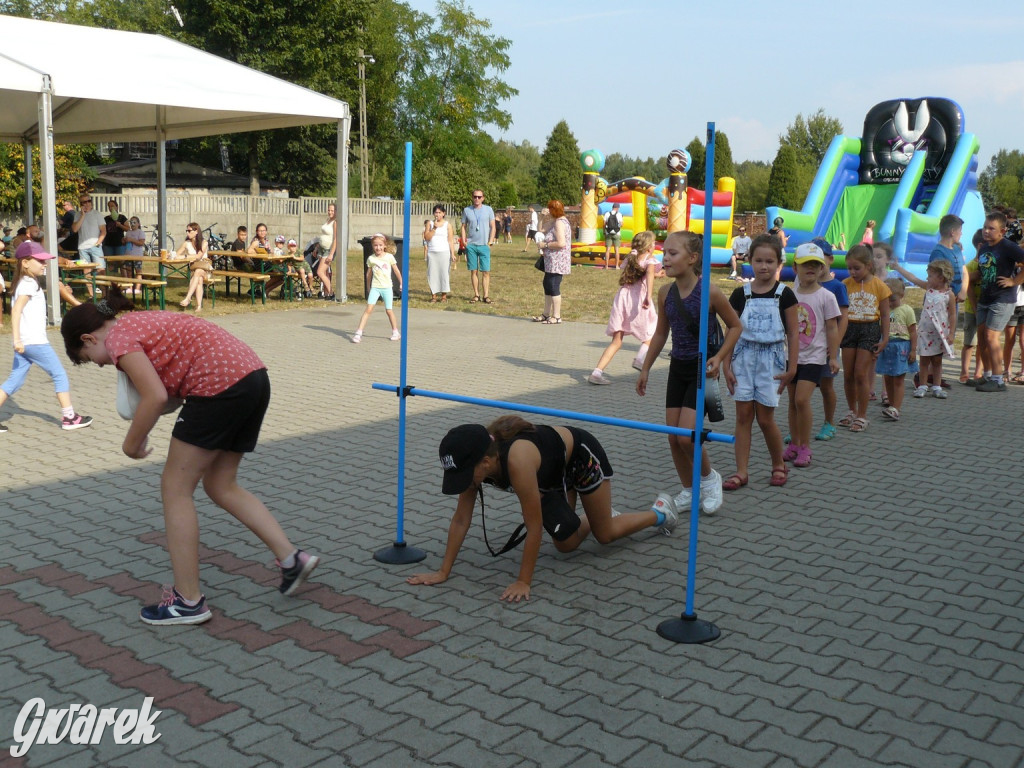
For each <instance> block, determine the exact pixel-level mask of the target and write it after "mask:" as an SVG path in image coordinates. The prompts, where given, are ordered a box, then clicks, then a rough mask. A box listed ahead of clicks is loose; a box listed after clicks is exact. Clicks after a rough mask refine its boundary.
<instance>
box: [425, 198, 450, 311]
mask: <svg viewBox="0 0 1024 768" xmlns="http://www.w3.org/2000/svg"><path fill="white" fill-rule="evenodd" d="M423 240H424V241H425V242H426V243H427V285H428V286H430V303H431V304H435V303H437V302H438V301H448V292H449V291H450V290H451V284H450V282H449V270H450V269H451V266H452V264H454V263H455V261H456V260H457V259H458V256H457V255H456V254H457V253H458V252H457V251H456V250H455V233H454V232H453V231H452V228H451V226H450V225H449V224H448V222H447V221H446V220H445V211H444V206H443V205H441V204H440V203H438V204H437V205H435V206H434V220H433V221H431V222H429V223H428V224H427V226H426V227H424V228H423ZM438 294H440V298H438Z"/></svg>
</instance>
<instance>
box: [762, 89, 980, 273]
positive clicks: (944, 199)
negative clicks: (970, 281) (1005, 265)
mask: <svg viewBox="0 0 1024 768" xmlns="http://www.w3.org/2000/svg"><path fill="white" fill-rule="evenodd" d="M978 149H979V144H978V139H977V138H976V137H975V135H974V134H973V133H965V132H964V116H963V110H962V109H961V108H960V105H959V104H957V103H956V102H955V101H951V100H949V99H940V98H930V97H929V98H923V99H892V100H890V101H883V102H882V103H880V104H877V105H875V106H874V107H872V108H871V110H870V111H869V112H868V114H867V116H866V117H865V118H864V135H863V137H862V138H853V137H850V136H836V137H835V138H834V139H833V140H832V144H831V146H830V147H829V149H828V152H827V153H826V154H825V158H824V160H822V163H821V167H819V168H818V172H817V174H816V175H815V177H814V183H813V184H811V189H810V191H809V192H808V193H807V200H806V201H805V202H804V206H803V208H802V209H801V210H799V211H789V210H785V209H782V208H777V207H770V208H768V209H767V210H766V214H767V220H768V221H769V222H772V221H774V220H775V219H776V218H778V217H781V218H782V219H783V222H784V223H783V225H782V228H783V230H784V231H785V232H786V235H787V236H788V238H789V242H788V245H787V250H788V251H790V252H792V250H793V249H795V248H796V246H798V245H800V244H801V243H804V242H807V241H808V240H811V239H813V238H815V237H824V238H825V239H826V240H827V241H828V242H829V243H832V244H833V248H834V251H835V256H836V259H835V266H836V268H837V270H842V272H843V273H844V275H843V276H845V266H846V259H845V253H846V249H847V248H848V247H850V246H853V245H856V244H857V243H859V242H861V238H862V237H863V235H864V225H865V223H866V222H867V221H868V220H869V219H874V220H875V221H876V222H877V225H876V227H875V234H874V239H875V241H876V242H878V241H883V242H887V243H890V244H891V245H892V247H893V251H894V252H895V254H896V257H897V258H898V259H899V260H900V262H901V263H902V264H903V265H904V266H906V268H907V269H909V270H910V271H911V272H913V273H914V274H915V275H917V276H918V277H921V278H922V279H923V278H924V277H925V272H926V270H925V267H926V265H927V263H928V256H929V254H930V253H931V251H932V248H934V246H935V244H936V243H937V242H938V239H939V219H941V218H942V217H943V216H945V215H946V214H948V213H952V214H956V215H957V216H959V217H960V218H961V219H963V220H964V238H963V247H964V257H965V258H966V259H967V260H968V261H969V260H970V259H972V258H973V257H974V247H973V246H972V245H971V242H970V238H971V234H973V233H974V231H975V230H977V229H978V228H980V227H981V226H982V224H983V223H984V220H985V208H984V205H983V204H982V201H981V195H980V194H979V193H978V188H977V186H978V185H977V182H978V175H977V171H978ZM844 244H845V247H842V246H843V245H844ZM836 246H840V247H836ZM746 271H747V272H748V274H749V267H747V268H746Z"/></svg>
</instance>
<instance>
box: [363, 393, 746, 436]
mask: <svg viewBox="0 0 1024 768" xmlns="http://www.w3.org/2000/svg"><path fill="white" fill-rule="evenodd" d="M373 388H374V389H379V390H383V391H385V392H398V390H399V388H398V387H396V386H394V385H393V384H378V383H376V382H375V383H374V384H373ZM408 394H409V395H419V396H420V397H432V398H434V399H435V400H451V401H452V402H456V403H468V404H469V405H482V406H485V407H487V408H504V409H505V410H508V411H523V412H525V413H537V414H540V415H542V416H556V417H558V418H562V419H573V420H575V421H590V422H593V423H594V424H608V425H609V426H612V427H626V428H627V429H641V430H644V431H646V432H661V433H662V434H666V435H682V436H684V437H691V436H692V435H693V430H692V429H684V428H683V427H670V426H667V425H665V424H651V423H649V422H646V421H633V420H632V419H619V418H616V417H614V416H598V415H596V414H593V413H579V412H577V411H563V410H560V409H558V408H545V407H543V406H539V405H523V404H522V403H509V402H506V401H504V400H486V399H484V398H482V397H467V396H466V395H452V394H449V393H447V392H433V391H431V390H429V389H416V388H415V387H409V388H408ZM706 439H707V440H708V441H710V442H713V443H734V442H736V438H735V437H733V436H732V435H725V434H721V433H719V432H708V433H707V438H706Z"/></svg>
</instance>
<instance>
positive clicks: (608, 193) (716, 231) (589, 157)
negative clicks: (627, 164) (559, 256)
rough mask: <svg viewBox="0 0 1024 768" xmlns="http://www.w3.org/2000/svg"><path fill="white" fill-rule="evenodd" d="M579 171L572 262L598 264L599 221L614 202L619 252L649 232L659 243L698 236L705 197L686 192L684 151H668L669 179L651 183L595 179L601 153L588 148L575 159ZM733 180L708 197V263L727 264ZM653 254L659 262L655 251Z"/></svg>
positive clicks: (600, 260)
mask: <svg viewBox="0 0 1024 768" xmlns="http://www.w3.org/2000/svg"><path fill="white" fill-rule="evenodd" d="M580 165H581V166H582V167H583V198H582V202H581V204H580V239H579V242H576V243H573V246H572V251H573V263H574V264H604V217H605V215H606V214H607V213H608V211H609V210H611V207H612V205H613V204H614V203H618V204H619V213H620V214H621V215H622V230H621V235H622V245H621V247H620V249H619V250H620V252H621V253H623V254H626V253H628V252H629V246H630V243H631V242H632V240H633V235H634V234H635V233H636V232H642V231H643V230H645V229H649V230H651V231H653V232H654V233H655V235H657V237H658V239H659V240H663V239H664V238H665V236H666V235H667V234H668V233H669V232H677V231H679V230H684V229H690V230H692V231H694V232H698V233H700V234H704V207H705V205H707V204H708V201H707V194H706V193H705V192H704V191H702V190H699V189H690V188H688V187H687V184H686V171H687V169H688V168H689V167H690V153H689V152H687V151H686V150H685V149H673V150H672V151H671V152H670V153H669V155H668V160H667V161H666V165H667V166H668V171H669V175H668V177H667V178H665V179H663V180H662V181H661V183H659V184H655V183H654V182H651V181H648V180H647V179H644V178H641V177H639V176H634V177H630V178H628V179H622V180H620V181H616V182H611V183H609V182H608V181H607V180H605V179H603V178H601V176H600V172H601V171H602V170H603V169H604V155H603V154H601V152H600V151H599V150H596V149H588V150H587V151H586V152H583V153H582V154H581V155H580ZM735 193H736V181H735V180H734V179H732V178H729V177H726V178H722V179H719V182H718V189H717V190H716V191H715V192H713V193H712V195H711V201H710V204H711V216H712V224H711V238H712V239H711V246H712V248H711V263H712V264H713V265H718V266H720V265H723V264H728V263H729V257H730V255H731V254H732V228H733V213H734V209H735V206H734V201H735V197H736V194H735ZM655 253H656V255H657V256H658V257H659V258H660V256H661V251H660V249H659V250H657V251H656V252H655Z"/></svg>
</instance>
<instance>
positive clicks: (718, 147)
mask: <svg viewBox="0 0 1024 768" xmlns="http://www.w3.org/2000/svg"><path fill="white" fill-rule="evenodd" d="M735 175H736V169H735V167H734V166H733V163H732V147H730V146H729V137H728V136H726V135H725V133H723V132H722V131H718V133H716V134H715V183H714V184H713V185H712V186H714V188H715V189H717V188H718V180H719V179H721V178H724V177H726V176H731V177H734V176H735Z"/></svg>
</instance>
